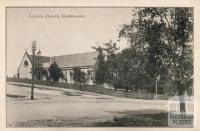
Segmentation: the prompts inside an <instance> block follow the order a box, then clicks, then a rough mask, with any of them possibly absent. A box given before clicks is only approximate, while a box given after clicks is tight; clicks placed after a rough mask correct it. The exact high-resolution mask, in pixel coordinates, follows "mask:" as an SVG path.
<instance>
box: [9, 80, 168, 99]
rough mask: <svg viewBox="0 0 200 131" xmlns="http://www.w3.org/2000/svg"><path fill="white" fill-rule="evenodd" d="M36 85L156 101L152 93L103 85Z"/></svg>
mask: <svg viewBox="0 0 200 131" xmlns="http://www.w3.org/2000/svg"><path fill="white" fill-rule="evenodd" d="M7 81H8V82H20V83H29V84H31V83H32V80H31V79H24V78H20V79H18V78H7ZM35 84H38V85H46V86H54V87H60V88H69V89H76V90H81V91H89V92H94V93H99V94H104V95H110V96H115V97H124V98H133V99H154V95H155V94H152V93H147V92H134V91H129V92H126V91H119V90H117V91H115V90H114V89H109V88H104V86H102V85H80V84H68V83H59V82H49V81H41V80H35ZM157 99H162V100H166V99H168V96H164V95H158V97H157Z"/></svg>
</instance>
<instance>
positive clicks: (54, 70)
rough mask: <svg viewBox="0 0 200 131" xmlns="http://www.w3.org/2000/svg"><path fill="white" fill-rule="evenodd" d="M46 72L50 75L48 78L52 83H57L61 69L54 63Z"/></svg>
mask: <svg viewBox="0 0 200 131" xmlns="http://www.w3.org/2000/svg"><path fill="white" fill-rule="evenodd" d="M48 71H49V73H50V78H51V79H52V80H53V81H54V82H57V81H58V80H59V78H60V77H61V69H60V68H59V67H58V65H57V64H56V62H55V61H54V62H53V63H52V64H51V65H50V67H49V69H48Z"/></svg>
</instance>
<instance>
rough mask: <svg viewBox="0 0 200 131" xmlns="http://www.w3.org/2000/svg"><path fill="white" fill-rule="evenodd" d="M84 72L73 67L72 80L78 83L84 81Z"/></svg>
mask: <svg viewBox="0 0 200 131" xmlns="http://www.w3.org/2000/svg"><path fill="white" fill-rule="evenodd" d="M85 75H86V74H85V72H82V71H81V70H80V68H79V67H74V68H73V80H74V81H75V82H79V83H83V84H85V83H86V78H85Z"/></svg>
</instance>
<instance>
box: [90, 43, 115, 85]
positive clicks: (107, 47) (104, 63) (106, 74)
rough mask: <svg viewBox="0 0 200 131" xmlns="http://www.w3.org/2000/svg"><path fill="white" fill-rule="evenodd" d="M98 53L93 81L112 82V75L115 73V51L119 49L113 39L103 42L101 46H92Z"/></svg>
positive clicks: (100, 82) (98, 82)
mask: <svg viewBox="0 0 200 131" xmlns="http://www.w3.org/2000/svg"><path fill="white" fill-rule="evenodd" d="M93 49H95V50H96V51H97V52H98V53H99V55H98V57H97V63H96V70H95V82H96V83H97V84H103V83H104V82H107V83H113V82H111V81H113V75H114V74H115V64H116V63H114V62H115V59H116V52H117V51H118V50H119V47H117V44H116V43H115V42H113V41H111V40H110V41H109V42H106V43H103V45H102V46H97V47H93Z"/></svg>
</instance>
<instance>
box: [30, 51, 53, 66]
mask: <svg viewBox="0 0 200 131" xmlns="http://www.w3.org/2000/svg"><path fill="white" fill-rule="evenodd" d="M27 54H28V53H27ZM28 57H29V60H30V61H31V63H33V55H29V54H28ZM35 59H36V60H37V62H38V61H39V62H40V64H42V63H47V62H50V57H48V56H35Z"/></svg>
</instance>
